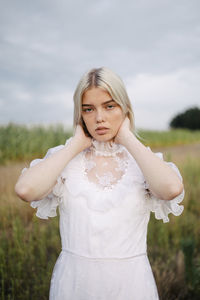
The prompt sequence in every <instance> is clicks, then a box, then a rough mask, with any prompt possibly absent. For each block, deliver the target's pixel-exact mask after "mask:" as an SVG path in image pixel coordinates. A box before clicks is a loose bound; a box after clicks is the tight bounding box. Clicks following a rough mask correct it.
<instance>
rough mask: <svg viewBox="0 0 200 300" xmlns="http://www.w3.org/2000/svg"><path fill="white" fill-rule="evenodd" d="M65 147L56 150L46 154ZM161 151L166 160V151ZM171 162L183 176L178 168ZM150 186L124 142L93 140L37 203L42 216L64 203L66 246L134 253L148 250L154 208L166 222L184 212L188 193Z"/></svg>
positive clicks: (95, 253)
mask: <svg viewBox="0 0 200 300" xmlns="http://www.w3.org/2000/svg"><path fill="white" fill-rule="evenodd" d="M67 145H70V139H69V140H68V141H67ZM63 147H64V146H63V145H61V146H58V147H55V148H52V149H50V150H49V152H48V153H47V155H46V156H45V158H46V157H48V156H49V155H51V154H52V153H54V152H56V151H59V150H60V149H62V148H63ZM149 150H150V148H149ZM150 151H151V150H150ZM156 155H158V156H159V157H160V158H161V159H163V157H162V154H161V153H156ZM45 158H44V159H45ZM39 161H41V160H36V161H33V162H32V163H31V165H34V164H36V163H38V162H39ZM168 164H169V165H170V166H171V167H172V168H173V169H174V170H175V171H176V172H177V173H178V175H179V176H180V178H181V175H180V173H179V171H178V169H177V167H176V166H175V165H174V164H173V163H168ZM147 188H148V183H147V182H146V180H145V178H144V176H143V173H142V171H141V170H140V168H139V166H138V164H137V162H136V161H135V159H134V158H133V157H132V156H131V154H130V153H129V152H128V151H127V149H126V148H125V147H124V146H122V145H119V144H116V143H113V142H111V143H110V142H98V141H96V140H93V141H92V145H91V147H89V148H88V149H85V150H84V151H82V152H81V153H79V154H78V155H77V156H75V157H74V158H73V159H72V160H71V161H70V162H69V163H68V164H67V166H66V167H65V169H64V170H63V172H62V173H61V174H60V176H59V178H58V180H57V184H56V185H55V187H54V188H53V190H52V192H51V193H50V194H49V195H48V196H47V197H45V198H44V199H42V200H39V201H33V202H32V203H31V206H32V207H35V208H36V207H37V216H38V217H40V218H48V216H51V217H52V216H55V215H56V208H57V207H59V212H60V233H61V240H62V248H63V249H67V250H69V251H71V252H74V253H77V254H79V255H83V256H87V257H118V258H123V257H130V256H134V255H138V254H140V253H144V252H146V236H147V225H148V222H149V217H150V212H151V211H152V212H154V213H155V215H156V218H157V219H163V221H164V222H167V221H168V220H169V219H168V214H169V213H170V212H172V213H173V214H175V215H179V214H181V213H182V211H183V207H182V206H179V202H181V201H182V199H183V197H184V192H183V193H182V194H181V195H179V196H178V197H176V198H175V199H173V200H170V201H166V200H162V199H157V198H155V197H154V196H153V195H152V194H151V193H149V192H148V190H147Z"/></svg>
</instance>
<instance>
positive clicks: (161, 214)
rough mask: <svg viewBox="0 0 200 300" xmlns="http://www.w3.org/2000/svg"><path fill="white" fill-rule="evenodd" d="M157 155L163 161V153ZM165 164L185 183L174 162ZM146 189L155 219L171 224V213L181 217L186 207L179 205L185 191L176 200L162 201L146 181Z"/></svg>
mask: <svg viewBox="0 0 200 300" xmlns="http://www.w3.org/2000/svg"><path fill="white" fill-rule="evenodd" d="M147 148H148V149H149V150H150V151H151V149H150V147H147ZM155 154H156V155H157V156H158V157H159V158H160V159H162V160H163V154H162V153H161V152H157V153H155ZM165 163H166V164H168V165H169V166H170V167H171V168H172V169H173V170H174V171H175V172H176V173H177V175H178V176H179V178H180V179H181V182H183V178H182V176H181V174H180V172H179V169H178V168H177V166H176V165H175V164H174V163H172V162H165ZM144 188H145V190H146V194H147V195H148V197H147V201H148V204H147V205H148V207H149V209H150V211H151V212H153V213H155V218H156V219H157V220H163V223H167V222H169V218H168V214H169V213H172V214H173V215H175V216H179V215H181V213H182V212H183V209H184V207H183V205H179V203H181V202H182V200H183V198H184V195H185V191H184V189H183V191H182V193H181V194H179V195H178V196H177V197H175V198H174V199H172V200H162V199H158V198H157V197H155V196H154V195H153V194H152V193H151V192H150V191H149V185H148V183H147V182H146V181H145V180H144Z"/></svg>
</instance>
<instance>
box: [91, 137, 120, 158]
mask: <svg viewBox="0 0 200 300" xmlns="http://www.w3.org/2000/svg"><path fill="white" fill-rule="evenodd" d="M90 148H91V149H90V150H94V151H95V154H96V155H103V156H113V154H117V153H120V152H122V151H123V146H122V145H120V144H116V143H114V142H112V141H111V142H99V141H97V140H95V139H92V146H91V147H90Z"/></svg>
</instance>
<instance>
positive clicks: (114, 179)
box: [15, 67, 184, 300]
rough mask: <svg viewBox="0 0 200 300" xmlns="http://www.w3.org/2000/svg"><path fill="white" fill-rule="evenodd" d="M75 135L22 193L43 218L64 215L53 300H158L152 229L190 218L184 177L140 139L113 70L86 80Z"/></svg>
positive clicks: (22, 183) (21, 185) (34, 167)
mask: <svg viewBox="0 0 200 300" xmlns="http://www.w3.org/2000/svg"><path fill="white" fill-rule="evenodd" d="M74 129H75V130H74V135H73V137H71V138H70V139H68V140H67V142H66V144H65V145H60V146H57V147H55V148H51V149H50V150H49V151H48V152H47V154H46V156H45V157H44V159H39V160H38V159H37V160H34V161H33V162H32V163H31V165H30V168H28V169H26V170H24V172H23V174H22V175H21V176H20V178H19V180H18V182H17V184H16V187H15V189H16V193H17V194H18V195H19V197H20V198H21V199H23V200H25V201H28V202H31V206H32V207H34V208H37V213H36V215H37V216H38V217H39V218H42V219H47V218H48V217H54V216H56V208H57V207H59V214H60V233H61V241H62V251H61V253H60V255H59V258H58V260H57V262H56V265H55V267H54V270H53V274H52V279H51V287H50V300H72V299H73V300H94V299H95V300H125V299H126V300H134V299H137V300H140V299H141V300H145V299H146V300H151V299H152V300H156V299H158V293H157V288H156V285H155V280H154V277H153V274H152V270H151V267H150V265H149V261H148V257H147V249H146V248H147V246H146V236H147V225H148V222H149V217H150V212H154V213H155V217H156V218H157V219H162V220H163V222H168V221H169V219H168V214H169V213H170V212H172V213H173V214H174V215H176V216H178V215H180V214H181V213H182V211H183V206H179V203H180V202H181V201H182V199H183V197H184V188H183V184H182V177H181V175H180V173H179V171H178V169H177V167H176V166H175V165H174V164H173V163H169V162H165V161H163V157H162V154H161V153H153V152H152V151H151V149H150V148H149V147H145V146H144V145H143V144H142V143H141V142H140V141H139V140H138V139H137V134H136V133H135V127H134V117H133V111H132V108H131V103H130V100H129V98H128V95H127V92H126V89H125V87H124V84H123V82H122V80H121V79H120V78H119V77H118V76H117V75H116V74H115V73H113V72H112V71H111V70H109V69H107V68H104V67H103V68H99V69H92V70H90V71H89V72H87V73H86V74H84V76H83V77H82V78H81V80H80V82H79V84H78V86H77V88H76V91H75V94H74Z"/></svg>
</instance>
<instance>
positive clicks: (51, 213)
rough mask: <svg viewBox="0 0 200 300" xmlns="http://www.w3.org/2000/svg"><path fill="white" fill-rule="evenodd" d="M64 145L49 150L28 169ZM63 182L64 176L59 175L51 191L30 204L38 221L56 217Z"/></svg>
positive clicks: (61, 195)
mask: <svg viewBox="0 0 200 300" xmlns="http://www.w3.org/2000/svg"><path fill="white" fill-rule="evenodd" d="M70 140H71V138H69V139H68V140H67V141H66V143H65V145H68V144H69V142H70ZM64 147H65V146H64V145H59V146H57V147H53V148H50V149H49V150H48V151H47V153H46V155H45V156H44V158H42V159H34V160H33V161H32V162H31V163H30V168H31V167H33V166H35V165H36V164H38V163H39V162H41V161H43V160H45V159H46V158H48V157H50V156H51V155H52V154H53V153H55V152H57V151H59V150H61V149H63V148H64ZM26 169H27V168H24V169H23V170H22V173H23V172H25V171H26ZM64 182H65V176H64V174H63V173H61V174H60V175H59V176H58V178H57V182H56V184H55V186H54V187H53V189H52V191H51V192H50V193H49V194H48V195H47V196H45V197H44V198H43V199H41V200H37V201H32V202H30V205H31V207H33V208H37V211H36V216H37V217H38V218H40V219H48V217H55V216H57V213H56V210H57V207H58V206H59V204H60V203H61V202H62V197H63V191H64Z"/></svg>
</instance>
